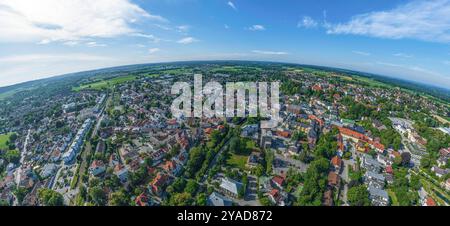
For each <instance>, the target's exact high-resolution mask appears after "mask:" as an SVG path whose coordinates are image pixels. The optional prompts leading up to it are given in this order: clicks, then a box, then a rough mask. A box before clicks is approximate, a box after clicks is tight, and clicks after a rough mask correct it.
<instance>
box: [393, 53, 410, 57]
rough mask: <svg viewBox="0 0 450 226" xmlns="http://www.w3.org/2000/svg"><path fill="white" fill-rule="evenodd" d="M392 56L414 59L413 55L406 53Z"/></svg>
mask: <svg viewBox="0 0 450 226" xmlns="http://www.w3.org/2000/svg"><path fill="white" fill-rule="evenodd" d="M392 55H393V56H395V57H403V58H411V57H413V55H410V54H406V53H394V54H392Z"/></svg>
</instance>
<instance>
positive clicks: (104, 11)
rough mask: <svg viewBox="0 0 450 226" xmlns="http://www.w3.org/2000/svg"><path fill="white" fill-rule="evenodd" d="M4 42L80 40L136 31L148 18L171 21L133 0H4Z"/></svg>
mask: <svg viewBox="0 0 450 226" xmlns="http://www.w3.org/2000/svg"><path fill="white" fill-rule="evenodd" d="M0 18H1V20H0V42H41V44H45V43H49V42H51V41H76V40H83V39H88V38H96V37H102V38H109V37H116V36H120V35H127V34H130V33H134V32H136V31H135V29H134V28H133V26H132V25H133V24H134V23H136V22H138V21H139V20H143V19H148V20H155V21H159V22H167V19H165V18H163V17H161V16H158V15H152V14H150V13H148V12H146V11H145V10H143V9H142V8H140V7H139V6H138V5H135V4H133V3H131V2H130V1H129V0H96V1H90V0H65V1H60V0H40V1H39V2H32V1H28V0H0Z"/></svg>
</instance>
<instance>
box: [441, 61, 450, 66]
mask: <svg viewBox="0 0 450 226" xmlns="http://www.w3.org/2000/svg"><path fill="white" fill-rule="evenodd" d="M442 63H444V64H446V65H450V60H445V61H444V62H442Z"/></svg>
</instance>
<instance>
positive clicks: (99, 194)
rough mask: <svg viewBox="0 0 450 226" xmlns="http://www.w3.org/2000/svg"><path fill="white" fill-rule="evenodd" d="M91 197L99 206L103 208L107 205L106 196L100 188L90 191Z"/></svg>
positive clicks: (96, 187)
mask: <svg viewBox="0 0 450 226" xmlns="http://www.w3.org/2000/svg"><path fill="white" fill-rule="evenodd" d="M89 196H90V197H91V199H92V201H94V203H95V204H97V205H99V206H103V205H105V203H106V194H105V192H104V191H103V189H102V188H101V187H100V186H95V187H93V188H91V189H89Z"/></svg>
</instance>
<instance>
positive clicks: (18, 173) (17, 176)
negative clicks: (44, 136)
mask: <svg viewBox="0 0 450 226" xmlns="http://www.w3.org/2000/svg"><path fill="white" fill-rule="evenodd" d="M30 135H31V129H28V132H27V137H26V138H25V142H24V143H23V149H22V152H21V153H20V161H19V166H18V168H17V170H16V171H14V179H15V182H16V186H17V188H18V187H19V183H20V176H21V174H22V165H23V161H25V156H26V155H27V146H28V141H29V139H30ZM18 204H19V203H18V202H17V198H15V199H14V202H13V205H14V206H17V205H18Z"/></svg>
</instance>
